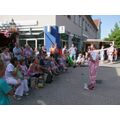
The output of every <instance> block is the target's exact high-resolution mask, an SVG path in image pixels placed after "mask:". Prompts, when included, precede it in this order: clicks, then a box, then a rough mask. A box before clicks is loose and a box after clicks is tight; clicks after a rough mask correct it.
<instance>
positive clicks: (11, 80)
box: [5, 58, 23, 100]
mask: <svg viewBox="0 0 120 120" xmlns="http://www.w3.org/2000/svg"><path fill="white" fill-rule="evenodd" d="M17 64H18V60H17V58H12V59H11V60H10V63H9V64H8V65H7V68H6V71H5V78H6V81H7V83H8V84H10V85H14V86H16V87H17V89H16V90H15V95H14V97H15V98H16V99H17V100H20V99H21V96H22V94H23V84H21V80H20V79H17V71H15V67H17Z"/></svg>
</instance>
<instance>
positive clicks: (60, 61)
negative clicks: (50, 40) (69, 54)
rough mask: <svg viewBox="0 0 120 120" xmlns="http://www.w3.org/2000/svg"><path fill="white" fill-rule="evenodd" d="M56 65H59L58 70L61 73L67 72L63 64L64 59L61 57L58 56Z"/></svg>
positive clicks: (64, 63)
mask: <svg viewBox="0 0 120 120" xmlns="http://www.w3.org/2000/svg"><path fill="white" fill-rule="evenodd" d="M58 64H59V68H60V70H61V71H65V70H67V67H66V62H65V59H64V58H63V56H60V55H59V57H58Z"/></svg>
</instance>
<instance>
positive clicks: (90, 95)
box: [12, 62, 120, 105]
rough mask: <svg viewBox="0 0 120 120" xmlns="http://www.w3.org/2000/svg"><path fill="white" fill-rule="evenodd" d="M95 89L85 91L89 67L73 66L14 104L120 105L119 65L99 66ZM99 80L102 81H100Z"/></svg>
mask: <svg viewBox="0 0 120 120" xmlns="http://www.w3.org/2000/svg"><path fill="white" fill-rule="evenodd" d="M97 80H98V82H97V86H96V88H95V90H92V91H90V90H84V83H86V82H87V81H88V67H76V68H72V67H70V68H69V69H68V71H67V72H65V73H62V74H60V75H59V76H56V77H55V78H54V81H53V83H52V84H46V86H45V87H44V88H41V89H34V90H30V95H29V96H25V97H23V99H22V100H21V101H15V100H14V101H13V103H12V104H14V105H41V104H42V105H44V104H46V105H119V104H120V94H119V91H120V63H119V62H118V63H115V64H112V65H111V64H108V63H106V64H103V65H100V67H99V69H98V74H97ZM99 81H100V82H99Z"/></svg>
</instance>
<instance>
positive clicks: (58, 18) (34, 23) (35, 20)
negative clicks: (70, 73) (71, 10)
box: [0, 15, 98, 50]
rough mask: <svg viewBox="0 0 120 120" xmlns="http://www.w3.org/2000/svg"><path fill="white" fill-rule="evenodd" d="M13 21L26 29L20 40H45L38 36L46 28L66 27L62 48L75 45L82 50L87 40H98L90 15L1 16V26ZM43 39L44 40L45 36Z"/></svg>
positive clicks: (21, 33) (96, 29) (61, 36)
mask: <svg viewBox="0 0 120 120" xmlns="http://www.w3.org/2000/svg"><path fill="white" fill-rule="evenodd" d="M11 19H14V22H15V23H16V26H22V27H25V29H20V38H19V39H20V40H25V39H27V40H31V42H33V41H32V39H35V38H36V41H37V40H38V39H39V40H44V39H41V38H40V36H38V35H37V33H38V34H39V33H41V31H42V30H43V31H44V29H43V27H44V26H65V33H62V34H61V35H60V39H61V45H62V47H63V46H64V45H67V46H68V47H70V46H71V45H72V43H74V44H75V45H76V47H77V48H78V49H79V50H81V49H82V47H83V43H84V41H85V40H86V39H96V38H98V28H97V26H96V25H95V23H94V21H93V19H92V17H91V16H90V15H29V16H27V15H3V16H0V24H1V25H3V24H7V23H9V21H11ZM41 28H42V29H41ZM27 29H28V30H27ZM30 30H31V31H32V33H34V34H31V33H30ZM35 33H36V34H35ZM26 36H27V37H26ZM42 37H43V38H44V34H43V36H42ZM37 43H40V44H45V43H44V42H37ZM38 46H39V45H38Z"/></svg>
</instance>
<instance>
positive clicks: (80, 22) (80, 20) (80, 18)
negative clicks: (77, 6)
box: [79, 15, 82, 27]
mask: <svg viewBox="0 0 120 120" xmlns="http://www.w3.org/2000/svg"><path fill="white" fill-rule="evenodd" d="M79 26H80V27H81V26H82V17H81V16H80V15H79Z"/></svg>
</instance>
